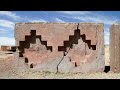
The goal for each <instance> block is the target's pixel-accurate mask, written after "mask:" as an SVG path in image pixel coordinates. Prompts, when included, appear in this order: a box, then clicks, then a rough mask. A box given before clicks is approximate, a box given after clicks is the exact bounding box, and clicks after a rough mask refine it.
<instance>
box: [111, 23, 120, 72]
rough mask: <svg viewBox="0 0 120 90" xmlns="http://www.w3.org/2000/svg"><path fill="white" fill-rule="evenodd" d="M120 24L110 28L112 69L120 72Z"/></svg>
mask: <svg viewBox="0 0 120 90" xmlns="http://www.w3.org/2000/svg"><path fill="white" fill-rule="evenodd" d="M119 54H120V24H113V25H112V26H111V28H110V70H111V71H112V72H120V55H119Z"/></svg>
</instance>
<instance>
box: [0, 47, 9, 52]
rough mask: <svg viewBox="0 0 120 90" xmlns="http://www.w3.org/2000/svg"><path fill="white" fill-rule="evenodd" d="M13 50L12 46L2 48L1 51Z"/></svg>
mask: <svg viewBox="0 0 120 90" xmlns="http://www.w3.org/2000/svg"><path fill="white" fill-rule="evenodd" d="M10 49H11V46H0V51H8V50H10Z"/></svg>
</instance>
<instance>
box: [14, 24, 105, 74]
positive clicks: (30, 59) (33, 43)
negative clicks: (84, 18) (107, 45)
mask: <svg viewBox="0 0 120 90" xmlns="http://www.w3.org/2000/svg"><path fill="white" fill-rule="evenodd" d="M15 40H16V46H17V47H18V50H17V52H16V53H15V56H16V60H17V61H18V67H20V68H19V69H20V70H28V69H29V70H35V71H49V72H63V73H65V72H73V73H77V72H80V73H88V72H89V73H90V72H102V71H104V67H105V60H104V54H105V51H104V29H103V24H102V23H17V24H16V25H15Z"/></svg>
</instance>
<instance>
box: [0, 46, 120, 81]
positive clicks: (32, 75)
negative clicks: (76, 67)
mask: <svg viewBox="0 0 120 90" xmlns="http://www.w3.org/2000/svg"><path fill="white" fill-rule="evenodd" d="M109 61H110V60H109V47H108V46H106V47H105V65H106V66H108V65H109ZM0 78H3V79H120V73H112V72H109V73H104V72H103V73H92V74H80V73H79V74H71V73H66V74H60V73H58V74H55V73H49V72H24V73H20V72H13V73H11V74H10V75H3V76H1V77H0Z"/></svg>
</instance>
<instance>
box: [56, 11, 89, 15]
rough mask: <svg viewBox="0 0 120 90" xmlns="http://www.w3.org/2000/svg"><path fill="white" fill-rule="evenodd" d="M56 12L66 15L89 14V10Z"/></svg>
mask: <svg viewBox="0 0 120 90" xmlns="http://www.w3.org/2000/svg"><path fill="white" fill-rule="evenodd" d="M57 12H58V13H62V14H68V15H84V14H90V13H91V12H90V11H57Z"/></svg>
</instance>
